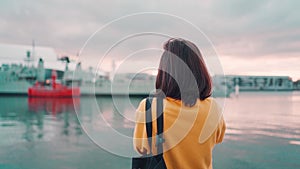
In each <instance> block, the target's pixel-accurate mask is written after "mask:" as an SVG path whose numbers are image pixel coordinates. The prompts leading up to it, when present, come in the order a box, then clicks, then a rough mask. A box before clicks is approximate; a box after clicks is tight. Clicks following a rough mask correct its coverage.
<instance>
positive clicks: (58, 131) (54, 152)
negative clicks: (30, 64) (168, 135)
mask: <svg viewBox="0 0 300 169" xmlns="http://www.w3.org/2000/svg"><path fill="white" fill-rule="evenodd" d="M128 99H129V101H130V102H128V103H130V104H128V103H127V101H128ZM141 99H142V98H141V97H131V98H127V97H114V98H111V97H96V98H95V97H80V98H76V99H67V98H63V99H38V98H27V97H26V96H0V138H1V139H0V169H53V168H55V169H108V168H109V169H129V168H130V165H131V159H130V157H128V156H126V155H124V154H130V153H131V152H134V151H133V146H132V143H131V142H130V141H128V140H130V138H131V137H132V134H133V127H134V122H133V121H132V119H133V118H134V109H135V108H136V107H137V106H138V103H139V101H140V100H141ZM299 110H300V92H296V91H294V92H241V93H239V95H238V96H232V97H230V98H228V99H226V101H225V109H224V117H225V120H226V124H227V131H226V136H225V138H224V142H223V143H222V144H220V145H217V146H216V147H215V149H214V154H213V158H214V159H213V167H214V169H283V168H300V111H299ZM110 129H113V130H110ZM112 131H114V132H117V133H121V135H123V136H124V137H127V138H128V140H127V141H126V140H125V141H124V140H122V139H116V137H114V136H112ZM129 152H130V153H129Z"/></svg>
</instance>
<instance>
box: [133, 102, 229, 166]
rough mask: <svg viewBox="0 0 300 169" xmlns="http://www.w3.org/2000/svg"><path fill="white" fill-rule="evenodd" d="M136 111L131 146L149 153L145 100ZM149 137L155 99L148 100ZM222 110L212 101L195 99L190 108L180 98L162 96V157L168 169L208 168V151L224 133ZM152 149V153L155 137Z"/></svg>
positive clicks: (210, 158) (210, 159) (153, 141)
mask: <svg viewBox="0 0 300 169" xmlns="http://www.w3.org/2000/svg"><path fill="white" fill-rule="evenodd" d="M145 101H146V99H144V100H142V101H141V103H140V105H139V107H138V109H137V112H136V120H137V121H136V126H135V131H134V147H135V148H136V150H137V152H139V153H141V154H145V153H147V154H149V153H150V150H149V149H150V148H149V145H148V141H147V134H146V127H145V103H146V102H145ZM152 117H153V132H152V133H153V136H155V134H156V133H157V129H156V120H155V119H156V99H155V98H154V99H153V102H152ZM225 128H226V126H225V122H224V119H223V116H222V111H221V109H220V107H219V106H218V104H217V103H216V101H215V100H213V99H212V98H207V99H205V100H203V101H200V100H197V103H196V104H195V105H194V106H193V107H186V106H184V104H183V103H182V102H181V101H180V100H175V99H172V98H169V97H167V98H166V99H164V138H165V143H164V144H163V148H164V159H165V162H166V165H167V168H168V169H211V168H212V150H213V147H214V145H215V144H217V143H220V142H222V140H223V137H224V134H225ZM152 152H153V154H156V147H155V137H153V139H152Z"/></svg>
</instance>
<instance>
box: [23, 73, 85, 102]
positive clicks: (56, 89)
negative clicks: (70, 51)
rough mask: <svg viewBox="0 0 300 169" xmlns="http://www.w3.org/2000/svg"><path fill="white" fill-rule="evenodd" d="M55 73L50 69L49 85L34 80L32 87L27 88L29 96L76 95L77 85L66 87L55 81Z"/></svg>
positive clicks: (77, 92)
mask: <svg viewBox="0 0 300 169" xmlns="http://www.w3.org/2000/svg"><path fill="white" fill-rule="evenodd" d="M56 77H57V73H56V71H55V70H52V74H51V85H50V86H46V85H44V84H43V83H40V82H36V83H35V84H34V86H33V87H30V88H29V89H28V96H29V97H78V96H80V89H79V88H78V87H68V86H65V85H63V84H60V83H57V82H56Z"/></svg>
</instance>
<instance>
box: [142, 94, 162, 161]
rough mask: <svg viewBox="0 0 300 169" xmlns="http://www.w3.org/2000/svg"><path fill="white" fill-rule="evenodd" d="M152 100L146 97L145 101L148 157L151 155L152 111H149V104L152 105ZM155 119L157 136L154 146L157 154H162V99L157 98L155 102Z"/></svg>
mask: <svg viewBox="0 0 300 169" xmlns="http://www.w3.org/2000/svg"><path fill="white" fill-rule="evenodd" d="M152 100H153V98H151V97H148V98H147V99H146V107H145V108H146V115H145V116H146V132H147V138H148V143H149V148H150V155H152V110H151V104H152ZM156 105H157V106H156V117H157V119H156V120H157V123H156V124H157V134H156V137H155V138H156V146H157V153H158V154H161V155H162V154H163V145H162V144H163V143H164V141H165V140H164V138H163V130H164V116H163V98H161V97H157V101H156Z"/></svg>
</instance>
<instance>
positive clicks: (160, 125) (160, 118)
mask: <svg viewBox="0 0 300 169" xmlns="http://www.w3.org/2000/svg"><path fill="white" fill-rule="evenodd" d="M156 105H157V106H156V107H157V108H156V117H157V123H156V124H157V135H156V146H157V153H158V154H163V143H164V142H165V140H164V138H163V132H164V113H163V98H161V97H157V100H156Z"/></svg>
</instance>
